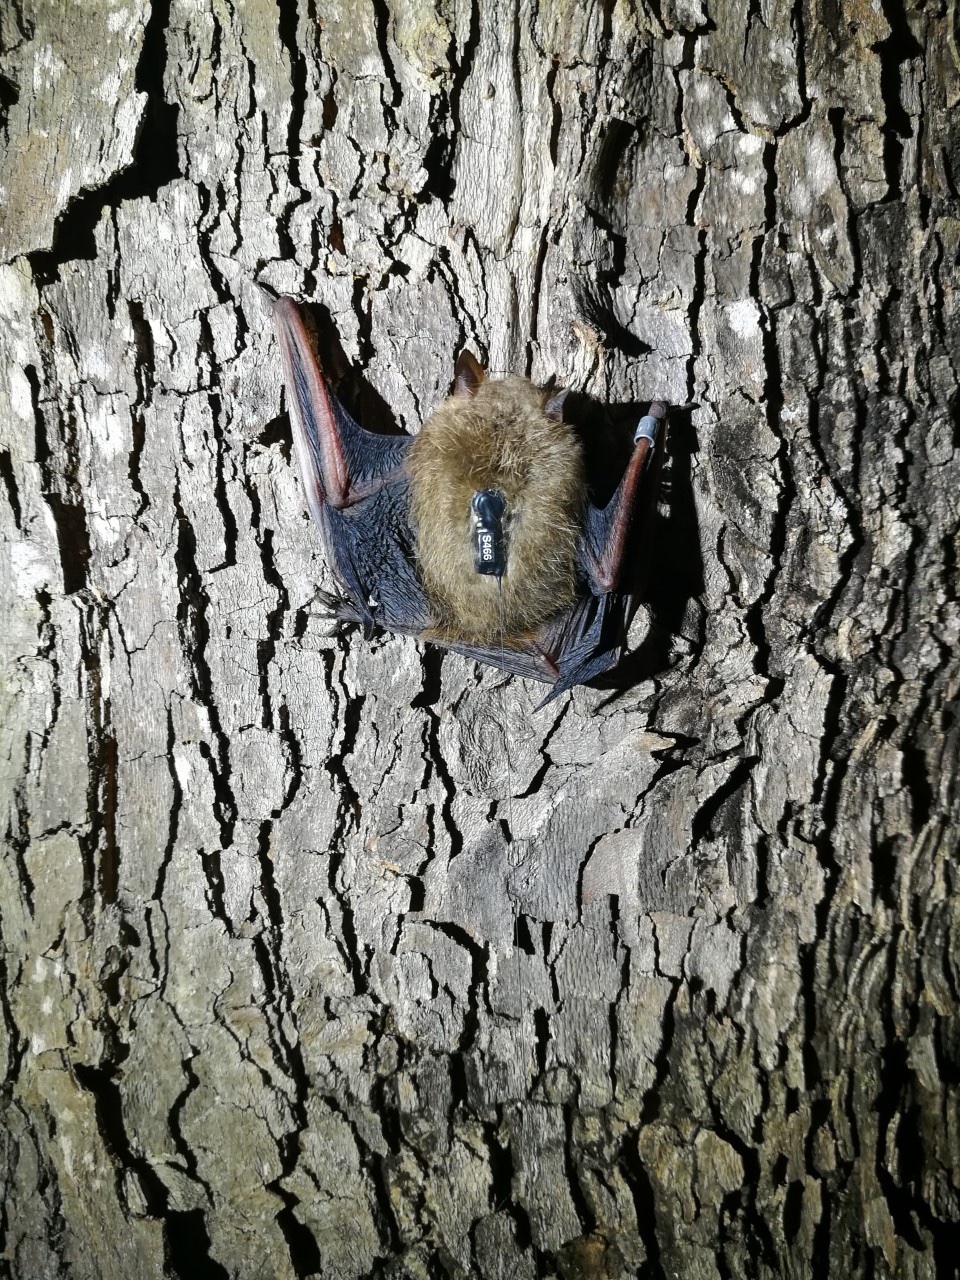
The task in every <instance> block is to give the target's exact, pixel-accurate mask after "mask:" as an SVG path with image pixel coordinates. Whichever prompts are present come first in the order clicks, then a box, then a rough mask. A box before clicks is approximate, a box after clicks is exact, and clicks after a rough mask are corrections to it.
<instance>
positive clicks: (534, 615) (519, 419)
mask: <svg viewBox="0 0 960 1280" xmlns="http://www.w3.org/2000/svg"><path fill="white" fill-rule="evenodd" d="M546 400H547V393H546V392H543V391H541V390H538V389H537V388H536V387H534V386H533V385H532V383H529V382H527V381H525V380H524V379H523V378H507V379H505V380H504V381H502V382H490V381H484V382H482V383H481V384H480V385H479V386H478V387H477V389H476V392H475V394H473V395H472V396H471V397H470V398H463V397H460V396H454V397H451V398H450V399H449V400H446V401H445V402H444V403H443V404H442V405H441V406H440V407H439V409H437V411H436V412H435V413H434V414H433V415H432V417H430V418H429V419H428V420H427V422H425V423H424V425H423V427H422V429H421V431H420V434H419V435H418V436H417V438H416V440H415V441H414V442H413V445H412V447H411V449H410V454H409V461H408V463H407V466H408V470H409V474H410V481H411V483H410V513H411V517H412V520H413V527H414V532H415V536H416V548H417V558H418V560H419V563H420V569H421V573H422V575H423V581H424V586H425V588H426V592H427V597H428V599H429V601H430V604H431V607H432V609H433V612H434V616H435V617H436V619H437V626H436V628H435V632H434V634H435V636H436V638H437V639H443V640H446V641H451V640H462V641H464V642H466V643H471V644H486V645H489V644H495V643H496V642H497V641H498V640H499V639H500V602H499V592H498V586H497V579H496V578H494V577H488V576H484V575H483V574H478V573H477V572H476V570H475V568H474V534H473V523H472V519H471V510H470V502H471V499H472V497H473V495H474V492H475V491H476V490H478V489H499V490H500V491H501V492H502V493H503V495H504V497H505V498H506V513H505V517H504V519H505V524H504V527H505V530H506V548H507V570H506V573H505V574H504V577H503V639H504V641H505V642H506V643H507V644H510V643H511V642H512V643H517V642H520V641H523V640H524V639H528V638H530V637H531V636H532V635H533V634H534V633H535V632H536V631H537V630H538V629H539V628H540V627H541V626H542V625H543V623H544V622H546V620H547V619H548V618H549V617H550V616H551V615H552V614H554V613H556V612H557V611H558V610H559V609H562V608H563V607H564V606H565V605H567V604H569V603H570V602H571V601H572V599H573V597H574V593H575V590H576V559H575V556H576V547H577V539H578V537H579V533H580V521H581V517H582V514H583V508H584V502H585V498H586V491H585V482H584V470H583V455H582V450H581V447H580V442H579V440H578V439H577V436H576V433H575V432H574V431H573V430H572V428H571V427H569V426H566V425H565V424H564V423H563V422H557V421H555V420H553V419H552V418H550V417H548V416H547V415H546V413H545V412H544V404H545V402H546Z"/></svg>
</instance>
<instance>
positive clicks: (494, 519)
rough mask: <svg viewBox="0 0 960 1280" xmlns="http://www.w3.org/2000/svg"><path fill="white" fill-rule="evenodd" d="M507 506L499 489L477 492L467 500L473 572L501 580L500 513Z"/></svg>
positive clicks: (502, 544) (503, 546)
mask: <svg viewBox="0 0 960 1280" xmlns="http://www.w3.org/2000/svg"><path fill="white" fill-rule="evenodd" d="M506 506H507V502H506V499H505V498H504V496H503V494H502V493H501V492H500V490H499V489H478V490H477V491H476V493H475V494H474V495H473V497H472V499H471V500H470V509H471V511H472V513H473V530H474V552H475V559H474V568H475V569H476V571H477V573H487V574H493V575H494V576H495V577H497V578H502V577H503V575H504V573H505V572H506V568H507V552H506V544H505V540H504V536H503V513H504V511H505V510H506Z"/></svg>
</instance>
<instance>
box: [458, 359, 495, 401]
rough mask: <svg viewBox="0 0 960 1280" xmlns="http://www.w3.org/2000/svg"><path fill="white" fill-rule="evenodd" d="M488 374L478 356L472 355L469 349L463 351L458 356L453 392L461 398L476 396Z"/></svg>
mask: <svg viewBox="0 0 960 1280" xmlns="http://www.w3.org/2000/svg"><path fill="white" fill-rule="evenodd" d="M486 376H487V375H486V373H485V372H484V370H483V367H482V366H481V364H480V362H479V360H477V358H476V356H472V355H471V354H470V352H469V351H461V352H460V354H459V356H457V366H456V377H455V379H454V384H453V394H454V395H455V396H459V397H460V398H461V399H469V398H470V397H472V396H475V395H476V394H477V390H478V389H479V387H480V383H481V382H483V381H484V379H485V378H486Z"/></svg>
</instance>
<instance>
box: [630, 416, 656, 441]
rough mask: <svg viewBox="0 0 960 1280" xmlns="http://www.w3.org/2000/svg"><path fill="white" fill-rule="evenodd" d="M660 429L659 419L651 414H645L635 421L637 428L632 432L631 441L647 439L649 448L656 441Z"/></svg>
mask: <svg viewBox="0 0 960 1280" xmlns="http://www.w3.org/2000/svg"><path fill="white" fill-rule="evenodd" d="M659 430H660V419H659V418H655V417H654V416H653V414H651V413H648V414H645V415H644V417H642V418H641V419H640V421H639V422H638V423H637V429H636V431H635V432H634V436H633V443H634V444H639V443H640V441H641V440H649V441H650V446H651V448H652V447H653V446H654V445H655V444H656V443H657V432H658V431H659Z"/></svg>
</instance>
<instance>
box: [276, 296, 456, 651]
mask: <svg viewBox="0 0 960 1280" xmlns="http://www.w3.org/2000/svg"><path fill="white" fill-rule="evenodd" d="M272 306H273V317H274V323H275V325H276V330H277V338H278V340H279V343H280V350H281V352H282V355H283V372H284V381H285V383H286V388H287V398H288V401H289V409H290V420H291V423H292V425H293V441H294V447H295V449H296V454H297V462H298V463H299V466H300V474H301V476H302V478H303V485H304V489H305V490H306V495H307V504H308V506H309V508H310V514H311V515H312V516H313V518H314V520H315V521H316V523H317V525H318V526H319V528H320V532H321V534H322V535H323V541H324V546H325V548H326V552H327V559H328V561H329V564H330V568H331V570H332V572H333V575H334V578H335V579H336V582H337V585H338V587H339V589H340V591H341V592H342V597H343V598H342V599H341V600H338V601H336V603H335V610H336V613H337V616H338V617H339V618H340V619H341V620H343V621H351V622H360V623H362V624H363V625H364V627H365V628H367V629H369V628H371V627H373V626H379V627H383V628H385V629H386V630H388V631H405V632H411V633H414V634H416V633H418V632H421V631H423V630H424V629H425V628H427V627H429V626H430V622H431V618H430V610H429V607H428V605H427V600H426V597H425V595H424V592H423V586H422V585H421V582H420V577H419V575H418V573H417V570H416V562H415V558H414V549H413V539H412V535H411V532H410V517H409V511H408V508H409V499H408V491H407V477H406V474H405V472H404V469H403V464H404V459H405V457H406V453H407V450H408V449H409V447H410V444H411V437H410V436H388V435H378V434H376V433H374V432H372V431H364V430H363V429H362V428H361V427H359V426H357V424H356V423H355V422H354V421H353V419H352V418H351V417H350V415H349V414H348V413H347V411H346V410H345V409H344V407H343V406H342V405H341V404H340V402H339V401H338V400H337V398H336V397H335V396H334V395H332V394H331V392H330V390H329V388H328V387H327V385H326V382H325V381H324V378H323V375H322V373H321V372H320V366H319V364H318V362H317V358H316V355H315V354H314V350H313V346H312V344H311V342H310V338H309V336H308V334H307V330H306V326H305V325H304V322H303V318H302V316H301V314H300V309H299V307H298V306H297V303H296V302H295V301H294V300H293V299H292V298H277V299H275V300H272Z"/></svg>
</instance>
